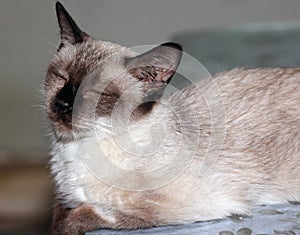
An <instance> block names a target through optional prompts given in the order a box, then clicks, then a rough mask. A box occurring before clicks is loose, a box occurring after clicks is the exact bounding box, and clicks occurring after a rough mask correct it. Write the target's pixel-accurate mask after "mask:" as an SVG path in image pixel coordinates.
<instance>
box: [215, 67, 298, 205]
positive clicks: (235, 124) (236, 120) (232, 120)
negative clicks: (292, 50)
mask: <svg viewBox="0 0 300 235" xmlns="http://www.w3.org/2000/svg"><path fill="white" fill-rule="evenodd" d="M214 81H215V83H216V84H217V87H218V89H219V90H220V94H221V97H222V102H223V104H224V110H225V120H226V121H225V129H226V137H225V141H224V149H223V155H224V156H226V158H223V163H224V165H222V167H224V169H226V164H228V170H229V171H230V169H231V168H235V167H238V168H239V169H240V170H241V171H243V170H245V171H246V170H247V171H248V172H249V171H251V169H253V174H255V175H260V177H261V179H260V180H263V179H264V180H265V181H266V182H269V183H270V185H276V187H275V186H274V187H273V186H272V187H273V188H274V192H276V191H277V195H280V194H281V193H283V192H284V193H285V194H286V195H287V197H288V198H289V199H290V200H292V199H294V200H295V199H298V200H299V195H300V187H299V185H300V151H299V150H300V68H259V69H234V70H231V71H228V72H222V73H220V74H217V75H216V76H215V79H214ZM233 158H234V159H233ZM237 158H238V159H237ZM227 159H228V162H227ZM229 164H230V167H229ZM236 164H237V166H235V165H236ZM245 176H247V178H248V176H249V178H248V179H247V180H249V181H251V177H250V176H251V174H249V175H247V174H246V175H245ZM258 181H259V180H258ZM266 182H265V184H266ZM255 184H256V183H255ZM274 195H276V193H275V194H274ZM274 201H277V198H274Z"/></svg>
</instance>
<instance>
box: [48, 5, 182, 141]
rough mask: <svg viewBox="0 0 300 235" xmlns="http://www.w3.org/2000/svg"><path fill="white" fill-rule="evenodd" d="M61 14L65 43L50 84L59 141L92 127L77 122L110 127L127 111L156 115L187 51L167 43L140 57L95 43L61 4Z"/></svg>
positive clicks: (58, 10) (51, 70)
mask: <svg viewBox="0 0 300 235" xmlns="http://www.w3.org/2000/svg"><path fill="white" fill-rule="evenodd" d="M56 13H57V17H58V22H59V26H60V31H61V44H60V46H59V49H58V51H57V53H56V55H55V57H54V59H53V60H52V62H51V63H50V65H49V67H48V71H47V75H46V80H45V85H44V87H45V95H46V110H47V114H48V117H49V118H50V120H51V121H52V124H53V128H54V132H55V134H56V136H57V137H61V138H68V137H71V136H72V133H74V131H75V132H78V131H83V130H84V129H85V128H87V125H82V123H79V122H77V121H74V120H75V119H76V120H85V121H84V122H83V123H85V124H86V123H91V122H90V120H89V121H87V119H86V118H90V119H94V120H101V121H102V122H106V123H105V124H106V125H107V123H108V122H109V120H110V119H111V115H112V112H113V111H114V110H117V111H115V112H114V113H116V114H117V116H118V115H119V116H120V117H122V114H123V112H124V110H126V109H128V107H134V108H133V109H132V118H133V119H134V118H137V117H139V118H142V117H143V116H144V115H147V113H149V112H151V110H152V108H153V106H154V105H155V103H156V100H157V99H159V98H160V97H161V95H162V91H163V89H164V87H165V85H166V84H167V83H168V82H169V81H170V79H171V78H172V76H173V74H174V72H175V70H176V68H177V66H178V64H179V62H180V59H181V54H182V53H181V47H180V46H179V45H178V44H175V43H165V44H162V45H161V46H159V47H156V48H154V49H152V50H150V51H148V52H146V53H144V54H142V55H137V56H136V54H135V53H134V52H132V51H131V50H129V49H128V48H125V47H122V46H120V45H117V44H113V43H110V42H102V41H97V40H94V39H92V38H91V37H90V36H89V35H88V34H86V33H84V32H83V31H81V30H80V29H79V27H78V26H77V25H76V24H75V22H74V21H73V19H72V18H71V17H70V15H69V14H68V13H67V11H66V10H65V9H64V8H63V6H62V5H61V4H60V3H59V2H57V3H56ZM116 106H117V107H118V109H115V107H116ZM115 116H116V115H115ZM101 121H100V122H101ZM76 123H78V126H77V125H76Z"/></svg>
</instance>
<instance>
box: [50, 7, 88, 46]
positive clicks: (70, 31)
mask: <svg viewBox="0 0 300 235" xmlns="http://www.w3.org/2000/svg"><path fill="white" fill-rule="evenodd" d="M55 9H56V15H57V20H58V24H59V28H60V38H61V44H60V46H59V49H60V48H61V47H63V46H64V45H66V44H73V45H75V44H76V43H82V42H84V41H86V40H88V38H90V36H89V35H88V34H87V33H85V32H83V31H82V30H81V29H80V28H79V27H78V26H77V25H76V23H75V21H74V20H73V19H72V17H71V16H70V15H69V13H68V12H67V10H66V9H65V8H64V6H63V5H62V4H61V3H60V2H56V4H55Z"/></svg>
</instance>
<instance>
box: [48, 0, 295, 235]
mask: <svg viewBox="0 0 300 235" xmlns="http://www.w3.org/2000/svg"><path fill="white" fill-rule="evenodd" d="M56 13H57V18H58V23H59V27H60V37H61V44H60V46H59V48H58V50H57V53H56V55H55V57H54V58H53V60H52V62H51V63H50V65H49V67H48V70H47V74H46V78H45V83H44V93H45V98H46V99H45V100H46V102H45V107H46V112H47V115H48V117H49V119H50V123H51V128H52V137H51V138H52V141H53V144H52V151H51V155H52V157H51V160H50V166H51V172H52V175H53V178H54V182H55V185H56V195H55V196H56V204H55V206H54V212H53V213H54V215H53V226H52V232H53V234H72V235H76V234H84V233H85V232H87V231H91V230H94V229H97V228H109V229H138V228H148V227H153V226H162V225H171V224H183V223H191V222H195V221H204V220H212V219H219V218H223V217H226V216H229V215H230V214H232V213H239V214H243V213H249V212H250V211H251V208H252V207H253V206H254V205H257V204H273V203H285V202H287V201H299V200H300V105H299V104H300V68H257V69H243V68H236V69H233V70H231V71H224V72H221V73H218V74H216V75H214V77H213V79H211V80H210V81H209V82H201V81H199V82H198V83H197V84H194V85H190V86H187V87H185V88H184V89H182V90H178V91H176V92H175V93H173V94H172V95H170V96H169V97H167V98H166V99H163V97H164V89H165V88H166V87H167V84H168V83H169V82H170V81H171V79H172V77H173V75H174V74H175V72H176V69H177V68H178V66H179V63H180V61H181V59H182V48H181V46H180V45H178V44H177V43H173V42H168V43H164V44H162V45H160V46H157V47H155V48H153V49H151V50H149V51H147V52H145V53H142V54H137V53H136V52H133V51H132V50H130V49H128V48H126V47H123V46H120V45H117V44H114V43H111V42H103V41H98V40H95V39H93V38H92V37H91V36H89V35H88V34H87V33H85V32H83V31H82V30H81V29H80V28H79V27H78V26H77V25H76V23H75V22H74V20H73V19H72V18H71V16H70V15H69V14H68V12H67V11H66V10H65V8H64V7H63V6H62V4H61V3H59V2H56ZM218 91H219V92H218ZM163 100H164V101H163ZM219 104H221V105H219ZM222 107H223V108H222ZM212 111H213V112H212ZM215 133H217V137H216V138H215V137H214V134H215ZM218 134H220V135H219V136H218ZM123 137H124V138H123ZM219 140H221V141H219ZM99 146H100V147H99ZM208 146H209V147H208ZM209 153H211V156H212V158H206V157H205V156H207V154H209ZM98 155H99V156H100V158H99V159H102V160H103V162H102V161H97V158H96V161H94V160H95V158H94V157H92V158H91V159H89V156H96V157H97V156H98ZM103 156H104V157H103ZM85 158H87V160H85ZM105 159H109V161H106V160H105ZM109 163H113V164H109ZM161 166H164V167H162V168H163V169H161V168H160V167H161ZM98 167H99V168H98ZM97 169H100V170H99V172H98V173H99V175H98V173H96V174H95V172H97ZM118 169H119V171H118ZM120 169H121V170H120ZM122 169H123V170H122ZM124 169H125V170H124ZM153 169H154V170H153ZM151 170H153V174H151V173H149V171H150V172H151ZM101 173H103V175H101ZM202 173H203V174H202ZM156 174H157V175H156ZM101 177H102V178H101Z"/></svg>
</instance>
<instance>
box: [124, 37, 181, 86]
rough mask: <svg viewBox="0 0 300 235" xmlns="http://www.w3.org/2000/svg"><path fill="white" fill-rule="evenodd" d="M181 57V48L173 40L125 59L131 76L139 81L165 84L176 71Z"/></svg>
mask: <svg viewBox="0 0 300 235" xmlns="http://www.w3.org/2000/svg"><path fill="white" fill-rule="evenodd" d="M181 57H182V48H181V46H180V45H179V44H177V43H173V42H167V43H163V44H161V45H160V46H157V47H155V48H153V49H151V50H150V51H147V52H145V53H143V54H141V55H138V56H136V57H133V58H129V59H127V60H126V66H127V68H128V70H129V72H130V73H131V74H132V75H133V77H135V78H137V79H139V80H140V81H143V82H146V83H151V82H156V83H157V82H158V83H164V84H167V83H169V81H170V80H171V78H172V77H173V75H174V74H175V72H176V69H177V67H178V65H179V63H180V60H181Z"/></svg>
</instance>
